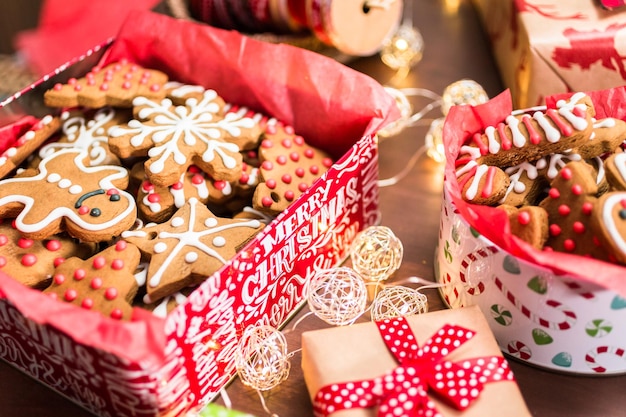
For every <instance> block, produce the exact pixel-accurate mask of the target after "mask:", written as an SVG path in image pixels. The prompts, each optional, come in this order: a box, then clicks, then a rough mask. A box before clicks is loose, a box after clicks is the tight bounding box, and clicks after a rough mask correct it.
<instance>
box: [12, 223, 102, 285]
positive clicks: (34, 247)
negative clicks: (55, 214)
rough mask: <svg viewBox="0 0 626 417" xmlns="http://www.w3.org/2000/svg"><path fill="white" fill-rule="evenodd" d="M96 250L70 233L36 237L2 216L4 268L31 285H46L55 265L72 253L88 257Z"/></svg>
mask: <svg viewBox="0 0 626 417" xmlns="http://www.w3.org/2000/svg"><path fill="white" fill-rule="evenodd" d="M95 250H96V246H95V245H93V244H86V243H80V242H78V241H77V240H76V239H72V238H70V237H68V236H66V235H58V236H51V237H50V238H48V239H44V240H33V239H28V238H25V237H23V236H22V234H21V233H20V232H19V231H18V230H17V229H16V228H15V227H13V225H12V222H11V221H9V219H6V220H4V221H2V220H0V271H3V272H5V273H6V274H8V275H9V276H11V277H13V278H14V279H15V280H17V281H19V282H21V283H22V284H24V285H26V286H28V287H31V288H38V289H43V288H45V287H47V286H48V285H49V283H50V279H51V278H52V274H53V272H54V268H55V267H56V266H58V265H60V264H61V263H63V262H64V261H65V259H66V258H67V257H69V256H78V257H80V258H84V257H85V256H89V255H91V254H92V253H93V252H94V251H95Z"/></svg>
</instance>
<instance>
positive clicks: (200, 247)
mask: <svg viewBox="0 0 626 417" xmlns="http://www.w3.org/2000/svg"><path fill="white" fill-rule="evenodd" d="M263 226H264V225H263V224H262V223H261V222H259V221H258V220H242V219H228V218H221V217H216V216H215V215H213V213H212V212H211V211H210V210H209V209H208V208H207V207H206V206H205V205H204V204H202V203H200V202H198V200H197V199H195V198H191V199H189V201H188V202H187V203H186V204H185V205H184V206H183V207H181V208H180V209H179V210H178V211H176V213H175V214H174V215H173V216H172V218H171V219H170V220H169V221H168V222H166V223H161V224H149V225H147V226H146V227H144V228H143V229H141V230H134V231H126V232H124V233H122V238H124V239H125V240H126V241H128V242H129V243H132V244H134V245H136V246H137V247H139V250H141V252H142V253H143V254H144V256H146V257H148V258H150V266H149V268H148V275H147V282H146V289H147V294H148V297H149V298H150V300H152V301H153V302H154V301H157V300H159V299H161V298H163V297H165V296H167V295H171V294H174V293H175V292H177V291H180V290H181V289H183V288H186V287H188V286H190V285H195V284H199V283H201V282H203V281H204V280H205V279H206V278H207V277H209V276H210V275H211V274H213V273H214V272H216V271H217V270H219V269H220V268H221V267H222V266H223V265H224V264H225V263H226V262H228V260H229V259H231V258H232V257H234V256H235V254H236V253H237V251H238V250H239V249H240V248H241V247H242V246H243V245H244V244H245V243H247V242H248V241H249V240H250V239H252V237H253V236H254V235H255V234H257V233H258V232H259V231H260V230H261V229H262V228H263Z"/></svg>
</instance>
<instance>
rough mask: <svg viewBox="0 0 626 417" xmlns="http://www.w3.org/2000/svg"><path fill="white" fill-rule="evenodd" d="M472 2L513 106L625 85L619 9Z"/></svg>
mask: <svg viewBox="0 0 626 417" xmlns="http://www.w3.org/2000/svg"><path fill="white" fill-rule="evenodd" d="M473 1H474V4H475V5H476V7H477V10H478V12H479V14H480V17H481V19H482V22H483V27H484V29H485V31H486V33H487V34H488V36H489V40H490V42H491V45H492V49H493V52H494V57H495V59H496V62H497V64H498V67H499V71H500V75H501V78H502V81H503V84H504V86H505V87H507V88H509V89H510V90H511V94H512V97H513V104H514V106H515V108H526V107H532V106H536V105H540V104H542V103H543V100H544V97H546V96H548V95H552V94H557V93H564V92H571V91H589V90H601V89H606V88H611V87H617V86H621V85H623V84H625V83H626V58H625V57H626V53H625V52H624V51H626V21H625V20H624V10H623V9H622V8H620V7H618V8H616V9H614V10H607V9H606V8H604V7H602V6H601V5H600V4H599V2H596V1H589V0H568V1H559V0H473ZM612 3H616V2H612ZM620 3H623V2H621V1H620Z"/></svg>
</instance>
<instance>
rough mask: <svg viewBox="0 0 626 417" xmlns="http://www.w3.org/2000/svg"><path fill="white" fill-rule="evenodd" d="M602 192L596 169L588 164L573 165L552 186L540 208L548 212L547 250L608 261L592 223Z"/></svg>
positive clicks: (561, 172) (563, 169)
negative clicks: (599, 190) (598, 197)
mask: <svg viewBox="0 0 626 417" xmlns="http://www.w3.org/2000/svg"><path fill="white" fill-rule="evenodd" d="M597 191H598V186H597V185H596V181H595V178H594V176H593V171H592V168H591V167H590V166H589V165H588V164H586V163H585V162H578V161H575V162H570V163H568V164H567V165H565V167H563V168H562V169H561V171H560V172H559V174H558V175H557V177H556V178H555V179H554V180H553V181H552V183H551V184H550V191H549V192H548V196H547V197H546V198H545V199H543V200H542V201H541V203H540V204H539V206H540V207H542V208H544V209H545V210H546V211H547V212H548V219H549V226H548V230H549V237H548V240H547V242H546V245H545V248H547V249H552V250H555V251H559V252H567V253H573V254H578V255H583V256H589V257H592V258H596V259H604V260H606V259H607V258H608V254H607V251H606V250H605V249H604V248H603V247H602V244H601V242H600V240H599V239H598V236H597V235H596V234H595V233H594V231H593V228H592V225H591V221H592V217H593V216H594V215H595V214H594V213H595V210H596V208H595V204H596V200H597V199H596V197H595V194H596V193H597Z"/></svg>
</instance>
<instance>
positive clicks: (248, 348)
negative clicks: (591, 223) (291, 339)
mask: <svg viewBox="0 0 626 417" xmlns="http://www.w3.org/2000/svg"><path fill="white" fill-rule="evenodd" d="M235 366H236V369H237V374H238V375H239V378H241V382H243V383H244V384H245V385H247V386H249V387H252V388H254V389H256V390H258V391H267V390H269V389H272V388H274V387H275V386H277V385H278V384H280V383H281V382H283V381H284V380H285V379H287V377H288V376H289V368H290V364H289V358H288V354H287V340H286V339H285V336H284V335H283V334H282V333H281V332H280V331H279V330H277V329H275V328H273V327H271V326H265V325H261V326H253V327H248V328H247V329H246V330H245V331H244V334H243V336H242V337H241V339H240V340H239V343H238V344H237V349H236V351H235Z"/></svg>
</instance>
